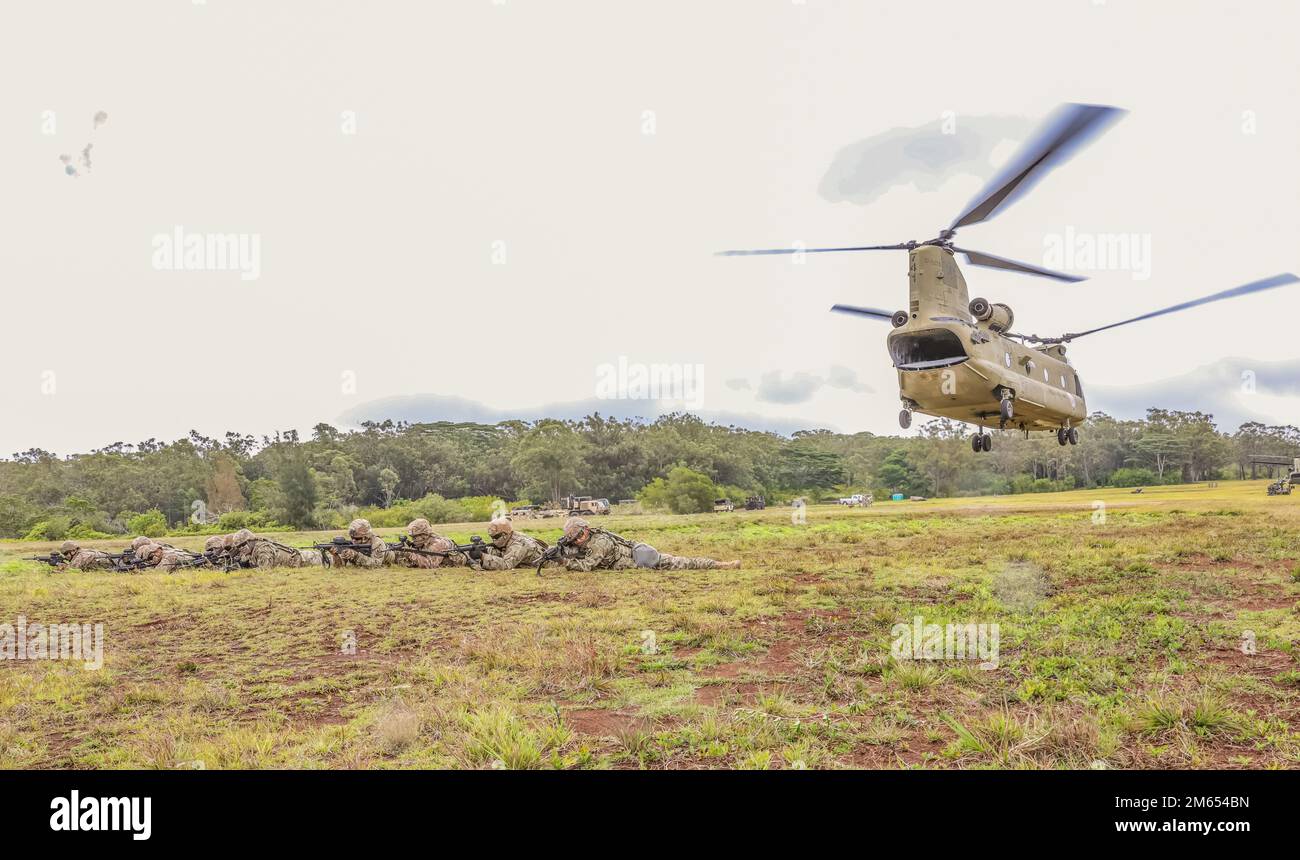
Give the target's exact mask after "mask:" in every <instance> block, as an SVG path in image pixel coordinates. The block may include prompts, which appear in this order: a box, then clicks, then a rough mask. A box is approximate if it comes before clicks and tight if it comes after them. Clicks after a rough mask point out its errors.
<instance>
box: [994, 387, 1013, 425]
mask: <svg viewBox="0 0 1300 860" xmlns="http://www.w3.org/2000/svg"><path fill="white" fill-rule="evenodd" d="M998 412H999V414H1000V415H1001V416H1002V420H1003V421H1010V420H1011V419H1012V418H1014V417H1015V414H1016V409H1015V407H1014V406H1012V405H1011V392H1010V391H1008V390H1007V389H1005V388H1004V389H1002V403H1001V404H1000V405H999V406H998Z"/></svg>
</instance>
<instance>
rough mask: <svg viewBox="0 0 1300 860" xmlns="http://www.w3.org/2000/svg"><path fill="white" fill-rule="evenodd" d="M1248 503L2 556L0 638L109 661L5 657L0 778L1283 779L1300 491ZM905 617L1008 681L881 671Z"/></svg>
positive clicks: (969, 507)
mask: <svg viewBox="0 0 1300 860" xmlns="http://www.w3.org/2000/svg"><path fill="white" fill-rule="evenodd" d="M1265 484H1266V482H1222V483H1221V484H1220V485H1219V487H1217V488H1215V489H1212V490H1211V489H1209V488H1207V487H1205V486H1176V487H1153V488H1150V489H1149V490H1147V491H1146V492H1145V493H1143V494H1141V495H1132V494H1130V493H1128V492H1127V491H1124V490H1110V491H1101V492H1094V491H1076V492H1070V493H1059V494H1034V495H1027V496H1009V497H1000V498H981V499H946V500H935V501H928V502H920V503H912V502H900V503H878V504H877V505H875V506H874V507H871V508H868V509H865V510H855V509H846V508H841V507H836V506H825V507H812V508H809V509H808V510H807V522H806V524H803V525H796V524H793V523H792V522H791V519H790V510H789V509H770V510H767V511H763V512H745V511H737V512H734V513H731V514H718V515H712V514H705V515H699V516H688V517H670V516H649V515H647V516H629V517H622V518H620V517H611V518H609V520H608V521H602V525H608V526H609V527H611V528H614V529H615V530H617V531H620V532H622V533H624V534H627V535H629V536H635V537H637V538H639V539H642V540H646V541H648V542H649V543H652V544H654V545H655V546H657V547H659V548H660V549H661V550H664V551H667V552H673V553H679V554H691V555H714V556H717V557H726V558H730V557H739V558H741V559H742V560H743V561H744V568H743V569H741V570H739V571H692V572H679V573H669V572H646V571H624V572H619V573H612V572H596V573H590V574H570V573H563V572H548V575H547V576H545V577H542V578H538V577H536V576H534V575H533V572H532V571H531V570H528V571H517V572H513V573H487V574H482V573H474V572H471V571H467V570H451V571H441V572H420V571H414V570H407V569H388V570H380V571H341V572H340V571H324V570H322V569H320V568H310V569H300V570H275V571H240V572H236V573H231V574H223V573H218V572H212V571H202V570H196V571H186V572H183V573H177V574H171V575H167V574H154V573H143V574H109V573H89V574H81V573H62V574H55V573H52V572H50V571H49V569H48V568H46V567H45V566H43V565H39V564H36V563H32V562H26V561H22V560H20V559H19V558H18V557H19V556H23V555H34V554H38V553H41V552H47V551H48V549H49V545H48V544H19V543H12V542H10V543H2V544H0V624H2V623H10V624H12V623H14V622H15V621H16V619H17V617H18V616H19V615H22V616H25V617H26V618H27V619H28V622H29V623H36V622H39V623H74V622H76V623H90V624H95V623H101V624H103V625H104V631H105V652H104V666H103V668H102V669H100V670H97V671H96V670H87V669H85V668H83V667H82V665H81V664H80V663H75V662H64V661H39V662H37V661H0V767H7V768H29V767H47V768H48V767H79V768H118V767H150V768H190V767H204V768H351V767H385V768H388V767H393V768H403V767H404V768H418V767H440V768H441V767H446V768H565V769H568V768H752V769H764V770H766V769H780V768H852V767H883V768H896V767H941V768H982V767H998V768H1026V767H1032V768H1044V767H1046V768H1052V767H1057V768H1088V767H1111V768H1169V767H1174V768H1179V767H1250V768H1295V767H1297V766H1300V735H1297V732H1298V731H1300V726H1297V725H1295V724H1294V723H1293V720H1294V719H1295V716H1294V715H1295V714H1296V713H1297V706H1298V705H1300V683H1298V682H1297V678H1300V660H1298V659H1297V657H1298V655H1300V651H1297V649H1296V647H1295V643H1296V639H1297V636H1300V613H1298V612H1297V606H1300V583H1298V582H1297V581H1296V571H1297V570H1300V543H1298V542H1297V540H1296V537H1297V532H1298V527H1300V503H1298V502H1297V501H1296V500H1295V499H1293V498H1289V497H1272V498H1270V497H1267V496H1266V495H1265V494H1264V486H1265ZM1095 501H1102V502H1104V503H1105V509H1104V512H1105V517H1104V520H1102V519H1101V518H1099V517H1096V516H1095V514H1096V512H1097V511H1096V509H1095V508H1094V504H1093V503H1094V502H1095ZM520 525H521V527H523V528H524V529H525V530H527V531H530V532H532V533H535V534H538V535H539V536H541V537H544V538H548V539H553V538H554V537H556V535H557V534H558V528H559V523H558V521H554V520H547V521H538V522H531V523H530V522H523V523H520ZM481 529H482V524H473V523H464V524H452V525H448V526H444V527H441V528H440V531H444V532H446V533H448V534H449V535H451V536H453V537H455V538H457V539H460V540H464V539H465V538H467V537H469V535H470V534H473V533H475V532H478V533H481ZM394 531H395V530H390V529H386V530H381V533H383V534H388V533H390V532H394ZM323 536H324V535H323V534H319V533H300V534H294V535H289V536H279V537H280V539H282V540H284V539H286V538H287V542H289V543H296V544H299V545H302V544H306V543H309V542H310V541H312V540H314V539H317V538H319V537H323ZM173 542H175V543H177V544H179V545H184V546H198V545H199V544H201V542H202V538H194V539H185V538H179V539H176V540H175V541H173ZM117 543H121V542H117ZM105 545H113V542H105ZM918 615H919V616H921V617H922V618H923V619H924V622H925V623H926V624H938V625H944V624H948V623H953V624H967V623H984V624H993V623H996V624H998V625H999V628H1000V643H999V644H1000V649H999V651H1000V653H999V658H998V661H997V666H996V668H994V669H991V670H986V669H982V668H980V667H979V663H978V661H970V660H946V661H944V660H940V661H924V662H922V661H911V660H897V659H895V658H894V657H893V656H891V650H890V645H891V642H892V640H893V635H892V634H891V628H892V627H893V626H894V625H896V624H906V625H910V624H911V623H912V619H913V618H914V617H915V616H918ZM1247 630H1249V631H1250V632H1251V633H1252V634H1253V637H1254V638H1253V641H1254V643H1255V645H1256V653H1255V654H1253V655H1251V654H1246V653H1243V650H1242V643H1243V641H1244V639H1243V634H1244V632H1245V631H1247ZM645 631H652V632H653V634H654V636H653V637H652V641H653V643H654V647H653V648H652V649H649V650H647V647H646V643H647V641H651V640H648V639H647V637H646V635H645ZM353 640H354V641H355V643H356V652H355V653H345V651H344V649H343V647H342V646H343V645H344V643H345V642H349V641H353Z"/></svg>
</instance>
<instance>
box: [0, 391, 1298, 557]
mask: <svg viewBox="0 0 1300 860" xmlns="http://www.w3.org/2000/svg"><path fill="white" fill-rule="evenodd" d="M967 438H968V431H967V428H965V427H964V426H963V425H960V424H956V423H953V422H949V421H942V420H941V421H931V422H929V423H927V424H925V425H924V426H923V427H922V428H921V432H920V433H919V434H918V435H917V436H914V437H909V438H900V437H895V436H875V435H872V434H870V433H857V434H851V435H846V434H838V433H831V432H829V431H826V430H810V431H804V432H800V433H796V434H795V435H794V436H793V437H792V438H784V437H781V436H776V435H773V434H770V433H758V432H754V431H749V430H745V429H742V428H738V427H721V426H717V425H711V424H706V423H704V422H703V421H701V420H700V419H699V418H696V417H695V416H692V415H682V414H675V415H668V416H665V417H663V418H660V419H659V420H657V421H655V422H653V423H651V424H645V423H641V422H636V421H621V420H615V419H610V418H604V417H602V416H599V415H592V416H589V417H587V418H585V419H583V420H581V421H555V420H546V421H539V422H535V423H528V422H521V421H507V422H503V423H501V424H496V425H491V426H489V425H482V424H455V423H448V422H439V423H431V424H404V423H393V422H391V421H385V422H382V423H371V424H367V425H365V426H364V427H363V428H362V429H360V430H357V431H350V432H345V431H340V430H338V429H336V428H334V427H331V426H330V425H327V424H318V425H317V426H316V427H315V428H313V430H312V434H311V439H310V440H302V439H300V438H299V437H298V434H297V433H296V432H292V431H290V432H286V433H277V434H275V435H274V436H270V437H262V438H261V439H260V440H258V439H255V438H254V437H252V436H246V435H241V434H238V433H227V434H225V436H224V437H223V438H222V439H212V438H208V437H204V436H202V435H200V434H198V433H191V434H190V435H189V436H188V437H187V438H184V439H179V440H177V441H175V442H171V443H162V442H158V441H157V440H155V439H149V440H146V441H144V442H140V443H138V444H135V445H130V444H125V443H121V442H118V443H115V444H113V445H110V446H108V447H106V448H101V449H99V450H96V451H92V452H90V453H88V454H78V455H73V456H69V457H58V456H56V455H54V454H51V453H49V452H47V451H42V450H39V449H32V450H29V451H25V452H23V453H21V454H16V455H14V457H13V459H11V460H0V536H3V537H21V536H24V535H32V536H39V537H47V538H49V539H61V538H62V537H64V536H65V535H72V536H74V537H75V536H88V535H93V534H100V533H103V534H120V533H123V532H125V531H139V530H141V529H138V528H132V522H133V518H136V517H142V516H144V517H146V518H145V519H141V520H136V521H135V522H136V523H137V524H145V523H147V524H148V527H149V528H150V529H151V530H157V529H158V528H159V526H158V523H159V522H160V521H161V522H165V523H167V524H169V526H170V527H171V528H173V529H175V528H178V527H186V526H187V525H188V524H189V523H190V520H191V515H192V514H193V513H194V512H196V511H203V512H206V514H207V515H208V519H211V518H212V517H214V516H216V515H221V516H222V526H223V527H224V526H228V525H230V524H232V523H238V524H239V525H248V526H250V527H262V528H266V527H269V526H272V525H273V524H275V523H280V524H284V525H296V526H307V525H312V524H316V525H321V526H328V527H334V526H338V525H341V524H343V523H346V522H347V520H348V519H350V518H351V517H352V516H353V515H356V514H357V513H358V511H360V512H361V513H363V514H364V515H366V516H370V517H371V518H372V520H376V521H383V522H384V523H385V524H398V523H399V521H400V520H401V518H403V517H409V516H410V515H411V514H412V512H417V513H416V515H427V516H430V517H431V518H435V519H443V520H444V521H445V518H448V517H451V518H456V517H464V518H466V519H470V518H481V516H483V515H485V514H486V512H487V511H489V510H490V505H491V502H492V501H493V500H494V499H504V500H507V501H511V502H515V501H522V500H525V499H528V500H532V501H536V502H545V501H547V500H549V499H552V498H555V497H558V496H564V495H567V494H569V493H578V494H583V495H591V496H596V497H605V498H609V499H612V500H618V499H625V498H632V497H634V496H638V495H640V497H641V498H642V499H643V500H644V501H645V502H646V503H647V504H649V505H653V506H657V507H662V508H665V509H668V510H679V511H687V510H707V508H708V505H709V504H711V502H712V498H713V497H714V495H715V494H716V495H719V496H721V495H726V496H730V497H731V498H733V499H734V500H737V501H738V500H740V499H743V498H744V496H746V495H753V494H762V495H765V496H767V498H768V499H769V500H770V501H774V502H779V501H785V500H789V499H791V498H794V497H796V496H803V497H806V498H809V499H817V498H824V497H827V496H831V495H841V494H843V493H845V492H861V491H867V492H874V493H876V494H877V495H880V494H882V493H891V492H901V493H904V494H905V495H962V494H968V495H969V494H979V493H1007V492H1026V491H1034V490H1053V489H1064V488H1070V487H1076V486H1080V487H1083V486H1094V485H1098V484H1112V485H1124V486H1132V485H1138V484H1150V483H1157V482H1161V481H1168V482H1177V481H1200V480H1205V479H1208V478H1213V477H1245V476H1247V475H1248V474H1249V470H1250V460H1249V455H1250V454H1269V455H1277V456H1287V457H1294V456H1300V430H1298V429H1297V428H1295V427H1292V426H1284V427H1270V426H1265V425H1262V424H1254V423H1252V424H1245V425H1242V427H1241V428H1240V429H1239V430H1238V431H1237V432H1236V433H1234V434H1231V435H1227V434H1224V433H1220V432H1218V430H1217V429H1216V428H1215V426H1214V422H1213V418H1212V416H1209V415H1205V414H1202V413H1199V412H1174V411H1169V410H1163V409H1152V410H1150V411H1149V413H1148V415H1147V418H1146V419H1145V420H1140V421H1121V420H1117V419H1115V418H1111V417H1110V416H1107V415H1103V414H1097V415H1094V416H1093V417H1092V418H1091V419H1090V420H1089V422H1088V424H1087V425H1086V426H1085V427H1084V428H1083V431H1082V442H1081V444H1079V445H1078V446H1066V447H1061V446H1059V445H1058V444H1057V442H1056V438H1055V437H1054V436H1052V435H1050V434H1039V435H1036V436H1034V437H1033V438H1032V439H1029V440H1025V439H1021V438H1017V437H1016V435H1015V434H1010V433H1009V434H1004V435H1000V436H998V438H997V440H996V441H995V443H994V450H993V451H992V452H991V453H988V454H978V455H977V454H974V453H973V452H972V451H971V449H970V445H969V443H968V441H967ZM198 503H202V504H198ZM194 519H195V520H196V521H197V522H196V523H195V527H197V526H198V525H201V524H202V522H203V520H204V518H203V517H197V516H196V517H194ZM390 520H391V521H392V522H391V523H390V522H389V521H390Z"/></svg>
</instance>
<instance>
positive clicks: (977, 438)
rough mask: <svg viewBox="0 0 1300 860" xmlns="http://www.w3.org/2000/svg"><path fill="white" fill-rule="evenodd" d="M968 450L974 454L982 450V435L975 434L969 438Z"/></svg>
mask: <svg viewBox="0 0 1300 860" xmlns="http://www.w3.org/2000/svg"><path fill="white" fill-rule="evenodd" d="M970 449H971V450H972V451H974V452H975V453H976V454H978V453H979V452H980V451H983V450H984V434H983V433H976V434H975V435H974V436H972V437H970Z"/></svg>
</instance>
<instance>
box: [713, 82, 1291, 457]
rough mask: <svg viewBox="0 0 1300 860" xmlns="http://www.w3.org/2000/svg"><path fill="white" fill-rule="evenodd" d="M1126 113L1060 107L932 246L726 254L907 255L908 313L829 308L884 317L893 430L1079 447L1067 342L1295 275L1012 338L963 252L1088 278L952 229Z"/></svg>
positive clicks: (984, 446) (1011, 266) (1010, 320)
mask: <svg viewBox="0 0 1300 860" xmlns="http://www.w3.org/2000/svg"><path fill="white" fill-rule="evenodd" d="M1124 113H1125V111H1123V110H1121V109H1119V108H1114V107H1109V106H1105V105H1081V104H1067V105H1062V106H1061V107H1060V108H1059V109H1058V110H1057V111H1056V112H1055V113H1054V114H1053V116H1052V117H1051V118H1050V119H1049V120H1048V121H1047V122H1046V123H1044V125H1043V126H1042V127H1041V128H1040V129H1039V130H1037V131H1036V132H1035V133H1034V135H1033V136H1032V137H1031V138H1030V139H1029V140H1028V141H1027V142H1026V143H1025V144H1024V145H1023V146H1022V147H1021V149H1020V150H1019V151H1018V152H1017V153H1016V154H1015V156H1014V157H1013V158H1012V159H1010V161H1009V162H1008V163H1007V165H1006V167H1004V168H1003V169H1002V171H1001V172H1000V173H999V174H998V175H997V176H995V177H994V178H993V179H992V180H991V181H990V182H989V183H988V184H987V185H986V186H985V187H984V189H983V190H982V191H981V192H980V193H979V194H978V195H977V196H976V197H975V199H974V200H973V201H972V202H971V203H970V204H969V205H968V206H967V207H966V209H965V210H964V211H963V212H962V213H961V214H960V215H958V216H957V218H956V219H954V220H953V222H952V224H951V225H950V226H949V227H948V228H947V229H945V230H942V231H940V233H939V235H938V236H936V237H935V238H933V239H927V240H925V241H923V242H918V241H915V240H911V241H907V242H900V243H897V244H893V245H865V246H858V247H851V248H802V247H795V248H770V249H762V250H751V251H721V252H719V255H720V256H762V255H776V254H825V253H834V252H840V251H895V250H897V251H907V254H908V284H909V302H908V308H907V310H899V311H894V312H893V313H890V312H889V311H885V310H879V309H876V308H867V307H859V306H856V305H839V304H837V305H834V306H833V307H832V308H831V310H832V311H836V312H839V313H846V314H854V315H857V316H862V317H868V318H872V319H879V320H888V321H889V323H890V324H891V325H892V326H893V327H894V330H893V331H892V332H890V334H889V336H888V338H887V345H888V349H889V355H890V358H891V359H893V363H894V367H895V368H896V369H897V370H898V389H899V397H900V398H901V399H902V402H903V409H902V411H901V412H900V413H899V416H898V423H899V424H900V426H902V427H903V428H904V429H906V428H908V427H910V426H911V425H912V413H913V412H922V413H925V414H927V415H934V416H937V417H946V418H952V419H955V420H958V421H963V422H966V423H971V424H975V425H976V426H977V427H978V428H979V429H978V431H977V433H976V434H975V435H974V436H972V437H971V447H972V448H973V449H974V450H975V451H990V450H992V447H993V440H992V437H991V436H990V435H989V434H988V433H987V432H985V431H986V429H987V428H988V427H989V426H990V425H996V426H997V428H998V429H999V430H1005V429H1007V428H1008V427H1014V428H1017V429H1019V430H1021V431H1023V432H1024V434H1025V437H1026V438H1028V436H1029V433H1030V431H1035V430H1037V431H1047V432H1054V433H1056V439H1057V442H1059V443H1060V444H1061V445H1067V444H1069V445H1077V444H1079V429H1078V425H1079V424H1080V423H1082V422H1083V421H1084V420H1085V419H1086V418H1087V416H1088V407H1087V403H1086V401H1085V399H1084V394H1083V383H1082V382H1081V381H1080V380H1079V375H1078V373H1077V372H1075V370H1074V368H1073V366H1072V365H1071V364H1070V360H1069V359H1068V358H1066V355H1065V354H1066V344H1068V343H1070V342H1071V341H1073V340H1075V339H1076V338H1080V337H1084V336H1085V335H1090V334H1096V333H1097V332H1101V331H1106V330H1108V329H1112V328H1117V327H1119V326H1122V325H1128V324H1129V323H1134V322H1138V321H1140V320H1146V319H1151V318H1153V317H1158V316H1162V315H1164V314H1170V313H1174V312H1176V311H1182V310H1187V309H1188V308H1193V307H1197V306H1198V305H1203V304H1208V303H1210V302H1217V301H1222V300H1224V299H1229V298H1234V297H1236V296H1244V295H1247V294H1249V293H1254V292H1259V291H1261V290H1268V289H1272V288H1275V287H1280V286H1283V285H1285V284H1292V283H1295V282H1297V281H1298V280H1300V278H1296V276H1295V275H1292V274H1289V273H1288V274H1280V275H1274V276H1273V277H1271V278H1265V279H1263V280H1259V281H1253V282H1251V283H1249V284H1244V285H1242V286H1239V287H1234V288H1232V289H1229V290H1224V291H1222V292H1219V293H1214V294H1213V295H1208V296H1204V297H1202V298H1198V299H1193V300H1191V301H1187V302H1182V303H1180V304H1177V305H1173V306H1172V307H1167V308H1162V309H1160V310H1155V311H1151V312H1149V313H1145V314H1142V315H1141V316H1136V317H1133V318H1132V319H1127V320H1122V321H1120V322H1115V323H1110V324H1109V325H1103V326H1098V327H1096V328H1091V329H1088V330H1086V331H1080V332H1070V333H1068V334H1063V335H1061V336H1059V337H1038V336H1037V335H1023V334H1017V333H1015V332H1014V331H1012V326H1013V325H1014V324H1015V314H1014V313H1012V310H1011V308H1010V307H1009V306H1007V305H1005V304H1002V303H1000V302H997V303H994V302H989V301H988V300H987V299H983V298H975V299H973V300H972V299H969V294H968V292H967V289H966V279H965V278H964V277H963V276H962V273H961V269H960V268H958V266H957V261H956V258H955V255H957V254H961V255H963V256H964V257H965V258H966V262H967V263H969V264H970V265H973V266H983V267H987V268H993V269H1004V270H1008V271H1013V272H1022V273H1025V274H1029V275H1036V276H1039V277H1045V278H1053V279H1055V280H1058V281H1066V282H1070V283H1073V282H1077V281H1082V280H1084V278H1081V277H1079V276H1076V275H1068V274H1065V273H1062V272H1054V271H1052V270H1050V269H1044V268H1041V267H1039V266H1031V265H1029V264H1028V263H1021V262H1017V261H1015V260H1008V259H1005V258H1003V257H996V256H994V255H992V254H986V253H984V252H982V251H972V250H970V249H967V248H959V247H957V246H956V245H955V244H953V237H954V236H956V234H957V230H958V229H959V228H962V227H968V226H970V225H972V224H978V223H979V222H981V221H987V220H988V219H990V218H992V217H993V216H994V215H996V214H997V213H998V212H1000V211H1002V210H1003V209H1004V208H1006V207H1007V206H1009V205H1010V204H1011V203H1013V202H1014V201H1015V200H1017V199H1019V197H1020V196H1022V195H1023V194H1024V193H1026V192H1027V191H1029V190H1030V189H1031V188H1032V187H1033V186H1034V185H1036V184H1037V183H1038V182H1039V180H1041V179H1042V178H1043V176H1044V175H1046V173H1047V172H1049V171H1050V170H1051V169H1053V168H1054V167H1057V166H1059V165H1060V164H1062V163H1064V162H1065V161H1066V160H1067V159H1068V158H1069V157H1070V156H1071V155H1073V154H1074V153H1075V152H1077V151H1078V150H1079V149H1080V148H1081V147H1082V146H1083V145H1085V144H1086V143H1087V142H1089V141H1090V140H1092V139H1094V138H1095V137H1096V136H1098V135H1099V134H1100V133H1101V132H1103V131H1104V130H1105V129H1106V128H1108V127H1109V126H1110V125H1112V124H1113V123H1114V122H1115V121H1116V120H1118V119H1119V118H1120V117H1121V116H1122V115H1123V114H1124Z"/></svg>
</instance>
